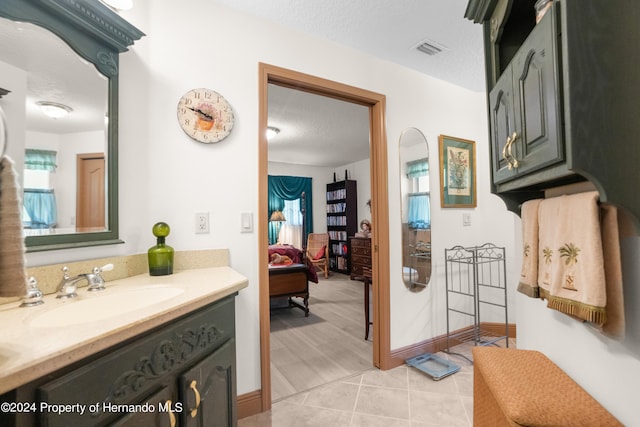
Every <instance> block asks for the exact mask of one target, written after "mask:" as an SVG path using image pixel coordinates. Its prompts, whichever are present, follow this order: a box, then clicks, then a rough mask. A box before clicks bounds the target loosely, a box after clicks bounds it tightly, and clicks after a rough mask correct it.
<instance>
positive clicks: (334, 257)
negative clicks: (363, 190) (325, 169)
mask: <svg viewBox="0 0 640 427" xmlns="http://www.w3.org/2000/svg"><path fill="white" fill-rule="evenodd" d="M357 231H358V188H357V182H356V181H354V180H345V181H338V182H332V183H329V184H327V232H328V234H329V269H331V271H336V272H338V273H343V274H351V257H350V247H349V237H353V235H354V234H355V233H356V232H357Z"/></svg>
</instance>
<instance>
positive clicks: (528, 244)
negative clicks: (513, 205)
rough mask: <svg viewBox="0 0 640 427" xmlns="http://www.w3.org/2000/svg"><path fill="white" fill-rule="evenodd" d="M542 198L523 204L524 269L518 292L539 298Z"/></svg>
mask: <svg viewBox="0 0 640 427" xmlns="http://www.w3.org/2000/svg"><path fill="white" fill-rule="evenodd" d="M540 202H542V199H533V200H527V201H526V202H524V203H523V204H522V209H521V210H520V216H521V218H522V271H521V272H520V281H519V282H518V292H521V293H523V294H525V295H527V296H529V297H531V298H538V297H539V296H540V291H539V288H538V261H539V256H538V234H539V226H538V210H539V207H540Z"/></svg>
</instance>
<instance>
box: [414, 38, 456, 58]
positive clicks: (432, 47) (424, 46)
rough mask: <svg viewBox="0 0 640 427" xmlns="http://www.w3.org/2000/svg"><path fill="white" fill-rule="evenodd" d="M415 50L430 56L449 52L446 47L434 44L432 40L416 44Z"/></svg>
mask: <svg viewBox="0 0 640 427" xmlns="http://www.w3.org/2000/svg"><path fill="white" fill-rule="evenodd" d="M416 49H418V50H419V51H420V52H422V53H426V54H427V55H431V56H433V55H437V54H438V53H440V52H444V51H446V50H449V48H448V47H446V46H444V45H441V44H440V43H437V42H434V41H433V40H423V41H422V42H420V44H418V46H416Z"/></svg>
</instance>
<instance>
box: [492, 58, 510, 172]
mask: <svg viewBox="0 0 640 427" xmlns="http://www.w3.org/2000/svg"><path fill="white" fill-rule="evenodd" d="M513 101H514V97H513V79H512V76H511V68H510V67H509V68H507V70H506V71H505V72H504V73H503V74H502V76H501V77H500V79H499V80H498V82H497V83H496V85H495V87H494V88H493V90H492V91H491V92H490V93H489V108H490V109H491V169H492V172H493V182H494V183H500V182H504V181H507V180H509V179H512V178H513V177H514V176H515V173H516V170H515V169H510V168H509V163H508V162H507V160H506V159H505V157H504V156H503V153H504V152H505V149H506V147H505V146H506V144H507V138H509V137H510V135H512V134H513V132H514V131H515V127H516V120H515V117H514V106H513Z"/></svg>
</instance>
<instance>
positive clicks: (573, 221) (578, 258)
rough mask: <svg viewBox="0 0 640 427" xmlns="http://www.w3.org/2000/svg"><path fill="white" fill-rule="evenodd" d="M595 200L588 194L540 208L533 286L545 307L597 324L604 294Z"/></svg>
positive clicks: (550, 201)
mask: <svg viewBox="0 0 640 427" xmlns="http://www.w3.org/2000/svg"><path fill="white" fill-rule="evenodd" d="M598 197H599V196H598V192H596V191H591V192H586V193H579V194H573V195H570V196H560V197H554V198H550V199H545V200H544V201H542V202H541V203H540V207H539V216H538V219H539V227H540V228H539V249H538V251H539V252H538V256H539V260H540V262H539V263H538V286H539V288H540V298H542V299H546V300H547V306H548V307H549V308H552V309H555V310H558V311H561V312H563V313H566V314H569V315H571V316H575V317H577V318H579V319H582V320H586V321H589V322H592V323H595V324H597V325H603V324H604V323H605V321H606V305H607V297H606V295H607V294H606V280H605V269H604V256H603V249H602V248H603V246H602V235H601V227H600V215H599V211H600V208H599V206H598Z"/></svg>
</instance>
